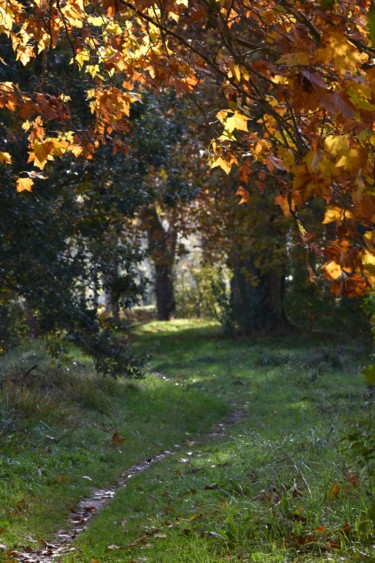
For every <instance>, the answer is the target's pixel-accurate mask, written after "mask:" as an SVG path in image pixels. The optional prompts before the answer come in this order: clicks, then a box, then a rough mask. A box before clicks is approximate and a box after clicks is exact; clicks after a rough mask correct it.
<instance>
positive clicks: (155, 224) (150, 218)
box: [140, 207, 177, 321]
mask: <svg viewBox="0 0 375 563" xmlns="http://www.w3.org/2000/svg"><path fill="white" fill-rule="evenodd" d="M140 217H141V220H142V224H143V227H144V229H145V231H146V233H147V238H148V245H149V250H150V255H151V258H152V261H153V264H154V267H155V276H156V279H155V290H156V307H157V315H158V319H159V320H160V321H169V320H170V319H171V318H173V317H174V315H175V313H176V302H175V297H174V281H173V265H174V261H175V255H176V242H177V232H176V231H175V230H174V229H173V227H169V228H168V229H165V228H164V227H163V224H162V222H161V221H160V218H159V216H158V214H157V211H156V209H155V207H145V208H143V209H142V211H141V213H140Z"/></svg>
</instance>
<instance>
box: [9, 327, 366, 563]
mask: <svg viewBox="0 0 375 563" xmlns="http://www.w3.org/2000/svg"><path fill="white" fill-rule="evenodd" d="M136 348H137V349H138V350H139V351H141V352H142V353H150V354H151V359H150V361H149V363H148V370H149V372H150V373H149V374H148V375H147V376H146V378H145V379H144V380H142V381H139V382H138V381H137V382H133V383H126V382H119V381H111V380H99V379H96V378H93V377H92V376H91V375H90V373H91V371H90V367H89V366H88V365H86V364H85V360H84V359H81V360H80V363H79V365H78V366H77V367H76V373H75V374H71V373H70V374H66V377H65V376H64V378H62V377H61V370H58V369H56V375H55V378H54V380H53V384H50V391H49V392H47V393H45V395H44V396H43V401H45V404H44V406H43V405H42V404H40V406H39V412H42V413H43V416H40V417H39V418H38V415H37V412H38V409H34V410H35V412H34V414H33V419H32V420H31V419H30V416H31V410H32V408H33V407H32V405H33V401H34V402H35V401H37V400H39V399H38V392H37V391H38V386H37V385H36V383H35V384H34V385H33V386H32V387H31V389H32V391H33V393H34V394H35V397H34V398H32V399H31V398H30V399H27V397H24V398H23V400H24V402H25V403H26V404H29V403H31V405H30V404H29V407H28V408H29V409H30V411H29V413H30V414H29V415H27V416H26V415H23V416H24V418H22V417H21V419H18V418H17V416H18V415H17V412H19V413H21V412H22V409H23V408H24V407H21V406H20V407H19V409H20V410H19V411H17V403H16V398H15V397H14V398H13V399H12V397H13V395H11V397H10V401H9V397H8V403H7V399H6V396H5V395H6V393H5V392H4V390H5V391H6V390H7V389H8V387H7V386H6V385H4V386H3V401H4V403H3V404H4V405H6V404H8V409H9V410H8V413H9V417H10V422H9V421H8V423H9V428H10V429H11V431H8V432H7V433H5V432H4V433H3V437H2V440H3V441H4V445H5V449H3V448H2V463H3V464H2V465H0V475H1V478H2V482H7V488H6V490H5V492H4V490H2V491H1V492H0V506H1V508H0V530H2V531H1V533H0V538H1V539H0V543H5V544H7V545H9V546H10V547H16V546H19V545H26V544H27V542H28V540H27V538H28V537H30V536H31V537H32V538H33V539H38V538H44V539H45V538H51V534H52V532H53V531H54V530H57V529H58V528H59V527H63V525H64V524H63V521H64V518H65V517H66V516H67V514H68V512H69V508H71V507H72V506H74V505H75V504H76V502H77V500H78V498H81V497H82V496H84V495H86V494H88V492H89V489H90V487H91V486H105V485H106V484H111V483H113V482H114V480H115V478H116V476H118V475H119V474H120V473H121V472H122V471H123V470H124V469H125V468H126V467H127V466H130V465H131V464H133V463H135V462H137V461H141V460H143V459H145V458H147V457H148V456H150V455H152V454H156V453H158V452H160V451H162V450H163V449H168V448H172V447H173V445H174V444H180V445H181V448H179V449H178V450H177V451H176V453H175V454H174V455H173V456H172V457H170V458H168V459H166V460H164V461H163V462H160V463H158V464H155V465H153V466H152V467H151V468H150V469H149V470H148V471H147V472H143V473H140V474H139V475H137V476H134V477H132V479H130V480H129V482H128V483H127V486H126V487H124V488H123V489H121V490H119V491H118V493H117V495H116V497H115V499H114V500H113V501H112V502H111V503H110V504H109V505H108V506H107V507H106V508H105V509H104V510H103V511H102V512H101V513H99V514H97V515H96V516H95V517H94V518H93V519H92V520H91V522H90V525H89V527H88V529H87V530H86V531H85V532H84V533H83V534H82V535H81V536H79V537H78V538H77V540H76V541H75V548H76V551H75V552H73V554H72V555H71V556H66V557H65V559H64V561H69V562H73V561H74V562H77V561H78V562H82V563H92V562H93V561H94V562H95V561H99V562H100V563H103V562H131V561H139V562H140V561H150V562H159V561H160V562H163V563H164V562H170V563H174V562H186V563H190V562H193V563H194V562H196V563H211V562H220V561H227V560H233V561H249V562H254V563H256V562H259V563H263V562H272V563H277V562H289V561H303V562H308V561H357V562H358V563H359V562H362V561H363V562H364V561H373V558H372V553H373V549H374V547H373V546H374V536H373V535H372V534H373V529H372V528H371V522H370V521H369V520H368V516H367V508H368V506H369V504H370V501H371V498H372V495H373V493H374V490H373V483H370V481H369V478H368V476H367V474H366V472H365V470H364V469H363V468H361V467H360V466H357V464H356V462H355V461H354V460H353V459H352V458H351V457H350V452H349V451H348V449H347V445H346V442H345V440H344V438H345V436H346V435H347V433H348V431H349V428H350V425H351V424H353V423H354V422H355V421H356V420H358V419H360V418H363V417H364V416H372V415H373V402H372V400H371V397H370V395H369V392H368V389H367V387H366V385H365V382H364V379H363V377H362V376H361V375H360V371H361V369H362V368H363V366H364V365H365V364H366V355H365V349H363V350H362V349H361V347H360V346H358V345H356V344H343V343H340V342H338V343H335V342H334V341H332V340H331V341H330V342H329V343H327V342H320V341H319V340H316V339H315V340H314V339H312V338H309V339H304V338H303V337H300V338H297V337H294V338H293V339H290V338H289V339H288V338H285V339H284V340H275V339H274V340H266V339H262V340H258V341H249V340H246V339H238V340H235V341H234V340H224V339H222V338H220V337H219V335H218V330H217V328H216V327H215V325H214V324H213V323H208V322H205V321H196V322H194V321H189V322H187V321H173V322H170V323H160V322H159V323H157V322H153V323H150V324H148V325H145V326H144V327H141V328H139V330H138V335H137V338H136ZM29 363H30V362H29ZM49 369H51V368H49ZM40 371H41V372H42V371H43V369H41V370H40ZM151 373H157V374H158V377H156V376H155V375H151ZM36 376H37V379H38V385H39V386H40V385H41V384H42V381H43V374H42V373H39V374H36ZM161 377H164V378H165V380H164V379H162V378H161ZM46 379H47V380H48V381H50V379H51V371H49V372H48V377H46ZM52 379H53V378H52ZM9 385H11V384H8V386H9ZM10 388H11V387H10ZM4 393H5V394H4ZM12 401H14V405H13V407H12V404H11V403H12ZM9 403H10V404H9ZM34 407H35V404H34ZM233 409H234V410H236V409H241V410H244V411H245V412H246V416H245V418H243V419H242V420H241V421H239V422H238V423H237V424H235V425H228V424H226V432H225V434H224V435H219V434H218V433H217V432H216V431H217V429H218V426H217V424H218V423H219V422H220V421H222V420H223V419H224V418H225V414H226V413H227V412H228V411H229V410H233ZM26 411H27V409H26ZM20 416H21V414H20ZM4 424H6V421H5V419H4V421H3V425H4ZM12 425H13V426H12ZM114 430H118V431H119V433H120V434H121V436H124V437H125V442H124V444H123V446H121V448H120V449H121V451H119V450H118V449H113V448H112V447H111V435H112V433H113V431H114ZM207 432H208V433H210V432H211V433H212V432H214V433H216V434H218V435H216V436H209V435H207V434H206V433H207ZM48 436H49V437H48ZM52 438H54V439H52ZM25 475H26V478H25ZM83 476H90V478H91V479H92V481H88V480H87V479H84V478H83ZM1 495H2V497H1ZM2 518H3V521H4V523H3V525H2V524H1V519H2ZM46 519H47V520H48V521H47V522H46Z"/></svg>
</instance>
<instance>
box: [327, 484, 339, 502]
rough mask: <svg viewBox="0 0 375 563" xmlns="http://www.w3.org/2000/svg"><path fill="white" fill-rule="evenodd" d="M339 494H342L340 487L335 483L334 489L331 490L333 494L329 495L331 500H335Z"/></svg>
mask: <svg viewBox="0 0 375 563" xmlns="http://www.w3.org/2000/svg"><path fill="white" fill-rule="evenodd" d="M339 492H340V487H339V486H338V484H337V483H334V485H333V487H332V489H331V492H330V495H329V496H330V497H331V498H335V497H337V495H338V494H339Z"/></svg>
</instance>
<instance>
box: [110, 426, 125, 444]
mask: <svg viewBox="0 0 375 563" xmlns="http://www.w3.org/2000/svg"><path fill="white" fill-rule="evenodd" d="M124 441H125V438H121V436H120V434H119V433H118V432H117V430H115V432H114V433H113V434H112V438H111V442H112V447H113V448H116V447H118V446H121V445H122V444H123V443H124Z"/></svg>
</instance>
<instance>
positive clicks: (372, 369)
mask: <svg viewBox="0 0 375 563" xmlns="http://www.w3.org/2000/svg"><path fill="white" fill-rule="evenodd" d="M362 373H363V375H364V376H365V378H366V381H367V383H370V385H375V366H368V367H367V368H365V369H364V370H363V371H362Z"/></svg>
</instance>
